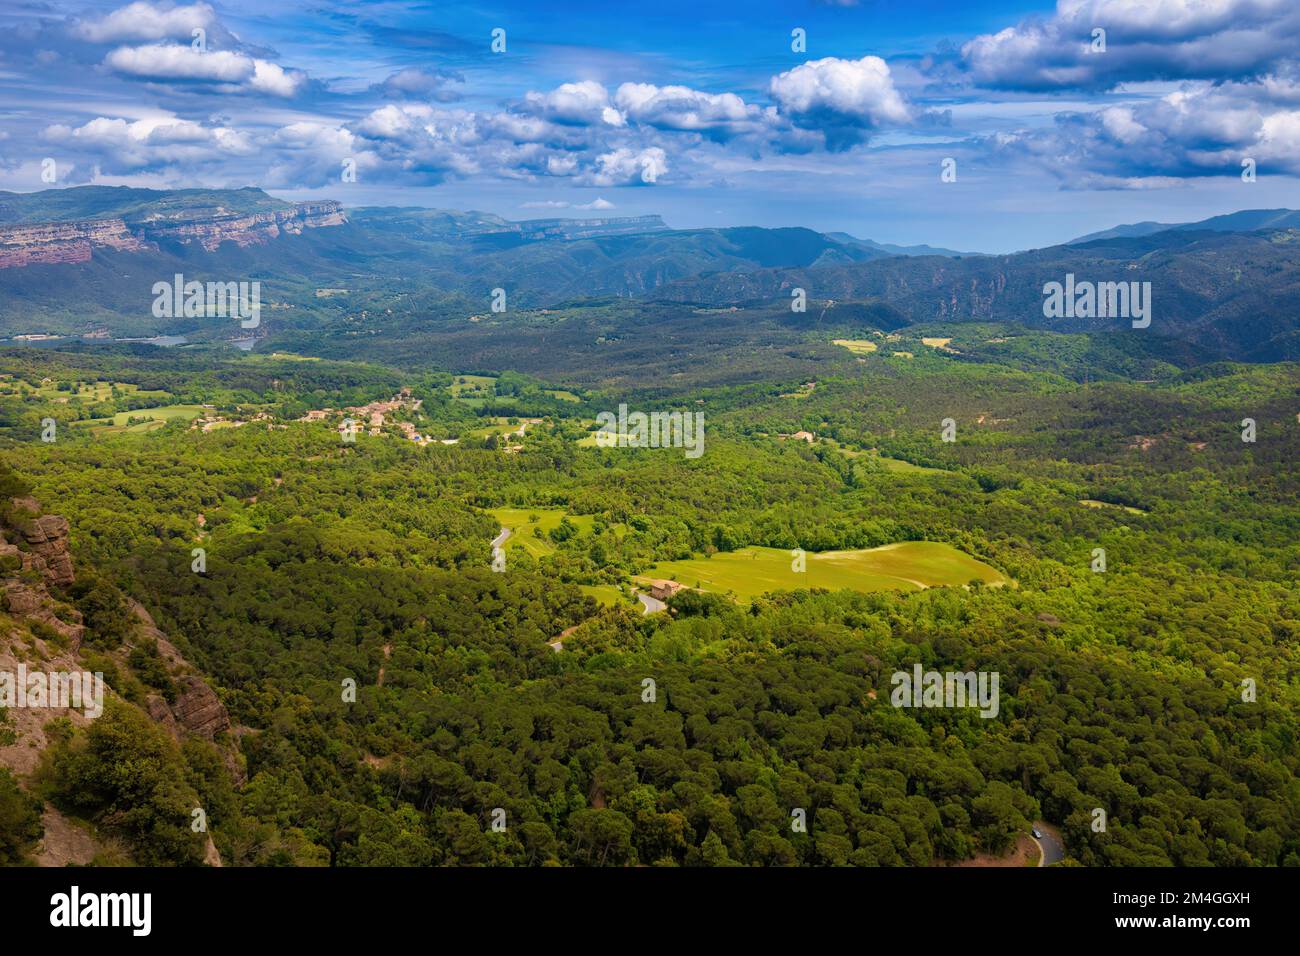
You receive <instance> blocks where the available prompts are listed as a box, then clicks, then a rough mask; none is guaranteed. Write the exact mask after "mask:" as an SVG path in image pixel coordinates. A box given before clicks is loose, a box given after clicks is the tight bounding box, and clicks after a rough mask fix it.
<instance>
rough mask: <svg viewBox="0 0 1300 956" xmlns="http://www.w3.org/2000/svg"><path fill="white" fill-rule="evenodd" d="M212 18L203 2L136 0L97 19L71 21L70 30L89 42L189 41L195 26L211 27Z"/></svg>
mask: <svg viewBox="0 0 1300 956" xmlns="http://www.w3.org/2000/svg"><path fill="white" fill-rule="evenodd" d="M216 19H217V16H216V12H215V11H214V10H213V9H212V7H210V6H208V4H206V3H196V4H193V5H192V6H188V7H186V6H181V7H170V8H167V7H163V6H155V5H154V4H152V3H145V2H143V0H139V2H136V3H132V4H129V5H127V6H125V7H121V8H119V9H117V10H114V11H113V12H112V13H109V14H107V15H105V16H103V17H100V18H99V19H97V20H86V21H81V22H78V23H75V24H74V25H73V28H72V32H73V34H74V35H76V36H78V37H80V38H81V39H83V40H89V41H90V42H91V43H119V42H121V41H123V40H174V39H179V38H184V39H186V40H189V39H190V37H191V36H192V33H193V31H194V30H195V29H202V30H205V31H206V30H211V29H212V27H213V25H214V24H215V23H216Z"/></svg>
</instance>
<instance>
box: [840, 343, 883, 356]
mask: <svg viewBox="0 0 1300 956" xmlns="http://www.w3.org/2000/svg"><path fill="white" fill-rule="evenodd" d="M831 344H832V345H839V346H842V347H844V348H846V349H848V350H849V351H850V352H852V353H853V354H854V355H870V354H871V353H872V352H874V351H875V350H876V343H875V342H872V341H871V340H869V339H834V340H832V342H831Z"/></svg>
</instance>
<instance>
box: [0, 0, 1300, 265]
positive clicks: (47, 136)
mask: <svg viewBox="0 0 1300 956" xmlns="http://www.w3.org/2000/svg"><path fill="white" fill-rule="evenodd" d="M1243 164H1244V165H1243ZM1298 176H1300V2H1297V0H1059V2H1058V3H1056V5H1052V4H1051V3H1044V2H1028V0H953V2H946V3H941V2H936V0H907V2H894V0H856V2H855V0H821V2H816V0H792V2H785V3H776V2H770V0H745V2H733V3H713V2H709V0H692V2H679V0H656V2H653V3H636V4H620V3H611V2H587V0H581V2H575V0H534V2H529V3H516V2H496V0H483V2H474V3H461V2H451V3H428V2H410V0H378V2H350V3H327V2H320V0H230V2H220V3H218V2H199V3H192V4H187V3H168V2H162V0H160V2H153V0H136V2H131V3H123V2H121V0H115V2H91V3H77V2H75V0H74V2H70V3H47V2H28V0H4V2H3V4H0V189H3V190H12V191H17V192H29V191H33V190H38V189H47V188H52V187H57V186H75V185H85V184H92V183H93V184H101V185H132V186H148V187H155V188H183V187H198V186H203V187H243V186H256V187H260V188H262V189H265V190H266V191H267V192H269V193H271V194H273V195H276V196H281V197H284V198H288V199H307V198H333V199H339V200H341V201H342V202H343V203H344V204H345V205H347V206H354V207H355V206H366V205H396V206H428V207H438V208H452V209H476V210H482V211H485V212H491V213H495V214H497V215H501V216H505V217H507V218H510V219H527V218H543V217H551V216H565V217H593V216H634V215H649V214H658V215H661V216H663V218H664V220H665V221H666V222H667V223H668V224H669V225H670V226H673V227H676V228H696V227H708V226H739V225H756V226H806V227H809V228H813V229H818V230H822V231H828V232H834V231H841V232H848V233H850V234H852V235H855V236H858V237H860V238H868V239H874V240H877V241H880V242H894V243H903V244H912V243H928V244H931V245H938V246H945V247H948V248H955V249H959V250H968V251H978V252H1010V251H1015V250H1020V249H1027V248H1034V247H1039V246H1044V245H1050V244H1052V243H1056V242H1063V241H1066V240H1069V239H1071V238H1074V237H1076V236H1078V235H1081V234H1084V233H1087V232H1092V231H1095V230H1099V229H1105V228H1108V227H1110V226H1113V225H1116V224H1119V223H1125V222H1137V221H1143V220H1156V221H1162V222H1184V221H1190V220H1196V219H1202V218H1206V217H1208V216H1212V215H1219V214H1222V213H1226V212H1233V211H1236V210H1239V209H1258V208H1278V207H1291V208H1295V207H1298V206H1300V190H1298V188H1297V187H1298V185H1300V183H1298V181H1297V177H1298ZM51 179H52V180H53V181H51Z"/></svg>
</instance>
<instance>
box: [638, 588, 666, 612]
mask: <svg viewBox="0 0 1300 956" xmlns="http://www.w3.org/2000/svg"><path fill="white" fill-rule="evenodd" d="M636 598H637V600H638V601H640V602H641V603H642V604H644V605H645V610H644V611H642V612H641V613H642V614H653V613H655V612H656V611H666V610H668V605H667V604H665V603H664V602H663V601H661V600H659V599H658V598H652V597H651V596H650V595H648V594H642V593H641V592H640V591H637V592H636Z"/></svg>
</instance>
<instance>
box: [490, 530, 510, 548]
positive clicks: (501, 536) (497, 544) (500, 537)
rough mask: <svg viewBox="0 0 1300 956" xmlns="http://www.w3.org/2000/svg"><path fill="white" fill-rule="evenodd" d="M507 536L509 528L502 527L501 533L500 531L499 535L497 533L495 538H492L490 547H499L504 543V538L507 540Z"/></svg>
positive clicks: (508, 535)
mask: <svg viewBox="0 0 1300 956" xmlns="http://www.w3.org/2000/svg"><path fill="white" fill-rule="evenodd" d="M509 537H510V529H509V528H502V529H501V533H500V534H499V535H497V536H496V537H495V538H493V539H492V547H493V548H494V549H495V548H499V547H501V545H503V544H505V543H506V540H507V539H508V538H509Z"/></svg>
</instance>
